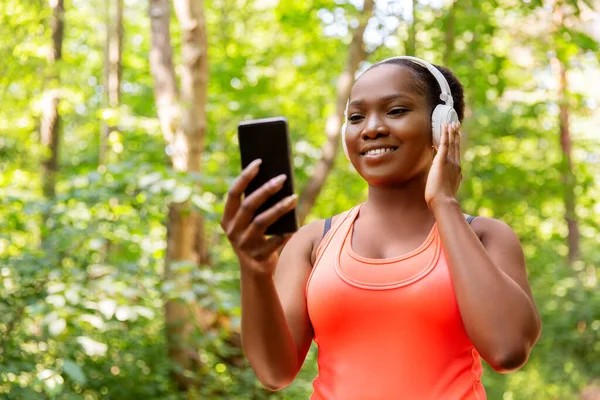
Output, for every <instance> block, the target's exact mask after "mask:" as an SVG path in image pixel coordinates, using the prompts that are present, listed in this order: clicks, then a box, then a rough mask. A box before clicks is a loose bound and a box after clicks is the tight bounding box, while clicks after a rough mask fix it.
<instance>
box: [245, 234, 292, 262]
mask: <svg viewBox="0 0 600 400" xmlns="http://www.w3.org/2000/svg"><path fill="white" fill-rule="evenodd" d="M291 237H292V235H291V234H286V235H275V236H271V237H270V238H268V239H267V240H266V241H265V243H264V245H262V246H261V247H260V248H257V249H256V251H255V253H254V254H253V258H254V259H255V260H257V261H264V260H266V259H267V258H269V257H270V256H271V254H273V253H275V252H276V251H277V250H279V249H280V248H281V247H283V246H284V245H285V244H286V243H287V241H288V240H290V238H291Z"/></svg>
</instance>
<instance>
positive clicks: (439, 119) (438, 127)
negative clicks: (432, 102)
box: [431, 104, 459, 149]
mask: <svg viewBox="0 0 600 400" xmlns="http://www.w3.org/2000/svg"><path fill="white" fill-rule="evenodd" d="M452 122H459V121H458V114H457V113H456V111H455V110H454V108H452V107H450V106H447V105H445V104H440V105H438V106H436V107H435V109H434V110H433V114H431V133H432V139H433V146H434V147H435V148H436V149H437V148H438V147H439V146H440V142H441V140H442V125H443V124H450V123H452Z"/></svg>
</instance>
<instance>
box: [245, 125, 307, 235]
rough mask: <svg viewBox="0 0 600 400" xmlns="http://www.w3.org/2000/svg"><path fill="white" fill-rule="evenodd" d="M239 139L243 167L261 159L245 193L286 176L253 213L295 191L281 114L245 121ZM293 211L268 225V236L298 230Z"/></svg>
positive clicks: (260, 211) (285, 131)
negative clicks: (257, 170)
mask: <svg viewBox="0 0 600 400" xmlns="http://www.w3.org/2000/svg"><path fill="white" fill-rule="evenodd" d="M238 140H239V144H240V154H241V159H242V169H243V168H246V166H248V164H250V163H251V162H252V161H254V160H256V159H257V158H260V159H262V163H261V165H260V167H259V172H258V175H256V177H255V178H254V179H253V180H252V181H251V182H250V184H249V185H248V187H247V188H246V191H245V195H246V196H248V195H250V194H251V193H252V192H254V191H255V190H256V189H258V188H259V187H261V186H262V185H263V184H265V183H266V182H268V181H269V180H270V179H271V178H274V177H276V176H278V175H281V174H285V175H287V179H286V181H285V182H284V184H283V187H282V188H281V190H280V191H279V192H277V193H275V194H274V195H273V196H271V197H270V198H268V199H267V201H266V202H265V203H264V204H263V205H262V206H261V207H259V209H258V210H257V211H256V213H255V214H254V216H256V215H258V214H260V213H262V212H263V211H266V210H267V209H269V208H270V207H272V206H274V205H275V204H276V203H277V202H279V201H280V200H283V199H284V198H285V197H287V196H290V195H292V194H293V193H294V182H293V175H292V165H291V148H290V141H289V135H288V128H287V120H286V119H285V118H283V117H275V118H267V119H258V120H252V121H244V122H242V123H240V124H239V126H238ZM297 229H298V228H297V223H296V213H295V211H294V210H292V211H290V212H288V213H287V214H285V215H283V216H282V217H281V218H279V219H278V220H277V221H276V222H275V223H273V225H271V226H270V227H268V228H267V230H266V232H265V233H266V234H267V235H279V234H284V233H291V232H295V231H296V230H297Z"/></svg>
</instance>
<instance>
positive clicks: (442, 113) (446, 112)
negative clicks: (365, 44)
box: [342, 56, 459, 159]
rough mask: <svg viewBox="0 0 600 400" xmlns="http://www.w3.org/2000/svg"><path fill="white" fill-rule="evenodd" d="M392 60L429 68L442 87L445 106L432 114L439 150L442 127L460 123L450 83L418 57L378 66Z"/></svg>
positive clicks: (434, 68)
mask: <svg viewBox="0 0 600 400" xmlns="http://www.w3.org/2000/svg"><path fill="white" fill-rule="evenodd" d="M391 60H409V61H412V62H413V63H415V64H418V65H420V66H422V67H425V68H427V70H429V72H431V74H432V75H433V76H434V78H435V79H436V80H437V82H438V84H439V85H440V89H441V90H442V93H441V94H440V99H441V100H442V101H443V102H444V103H445V104H438V105H437V106H436V107H435V109H434V110H433V113H432V114H431V133H432V137H433V144H434V146H435V147H436V148H437V147H438V146H439V145H440V138H441V136H442V125H443V124H450V123H452V122H459V121H458V114H457V113H456V111H455V110H454V108H453V106H454V100H453V99H452V93H450V85H448V81H447V80H446V78H445V77H444V75H442V73H441V72H440V71H439V70H438V69H437V68H436V67H434V66H433V65H431V64H429V63H428V62H427V61H424V60H421V59H420V58H417V57H409V56H398V57H391V58H386V59H385V60H382V61H380V62H378V63H377V64H383V63H385V62H387V61H391ZM349 101H350V100H348V102H347V103H346V109H345V110H344V124H343V125H342V146H343V147H344V154H345V155H346V158H348V159H349V158H350V157H349V156H348V148H347V147H346V125H347V124H348V104H349Z"/></svg>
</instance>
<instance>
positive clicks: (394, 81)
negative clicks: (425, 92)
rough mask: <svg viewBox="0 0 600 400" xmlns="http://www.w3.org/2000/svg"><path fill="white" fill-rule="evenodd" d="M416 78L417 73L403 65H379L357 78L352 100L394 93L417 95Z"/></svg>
mask: <svg viewBox="0 0 600 400" xmlns="http://www.w3.org/2000/svg"><path fill="white" fill-rule="evenodd" d="M416 79H417V78H416V76H415V74H414V73H413V72H412V71H411V70H410V69H409V68H407V67H404V66H402V65H396V64H381V65H377V66H375V67H373V68H371V69H370V70H368V71H367V72H365V73H363V74H362V75H361V76H360V77H359V78H358V79H357V80H356V82H355V83H354V86H353V87H352V90H351V91H350V100H351V101H352V100H355V99H360V100H367V99H370V98H377V97H386V96H389V95H391V94H394V93H402V94H404V95H407V96H411V97H416V96H415V95H416V94H417V93H415V90H414V87H415V85H416V84H417V82H415V80H416Z"/></svg>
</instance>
